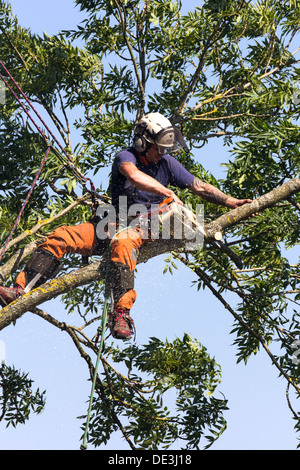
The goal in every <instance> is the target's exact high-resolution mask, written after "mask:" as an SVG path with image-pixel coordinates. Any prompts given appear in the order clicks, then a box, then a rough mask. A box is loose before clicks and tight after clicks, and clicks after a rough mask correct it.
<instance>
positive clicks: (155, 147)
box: [0, 113, 251, 339]
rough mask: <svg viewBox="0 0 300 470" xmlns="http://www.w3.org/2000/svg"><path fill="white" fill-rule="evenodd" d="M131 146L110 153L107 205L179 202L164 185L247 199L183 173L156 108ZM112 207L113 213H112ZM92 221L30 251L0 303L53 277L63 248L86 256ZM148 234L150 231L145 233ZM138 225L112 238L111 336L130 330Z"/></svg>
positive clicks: (231, 202) (92, 240) (217, 198)
mask: <svg viewBox="0 0 300 470" xmlns="http://www.w3.org/2000/svg"><path fill="white" fill-rule="evenodd" d="M134 134H135V135H134V142H133V147H131V148H129V149H124V150H122V151H121V152H120V153H118V155H117V156H116V159H115V161H114V164H113V168H112V179H111V195H112V204H113V206H114V207H116V208H118V201H119V198H120V197H121V196H126V198H127V208H128V209H129V208H130V206H131V205H133V204H144V205H145V207H146V208H147V209H148V210H150V209H151V205H153V204H162V203H163V201H164V200H165V199H169V200H170V201H174V202H175V203H177V204H180V205H183V203H182V201H180V199H179V198H178V197H177V196H176V194H175V193H174V192H173V191H172V190H171V189H169V188H168V186H169V185H170V184H172V185H173V186H177V187H179V188H189V189H190V190H191V191H192V192H193V193H195V194H196V195H198V196H200V197H202V198H203V199H205V200H208V201H210V202H212V203H214V204H221V205H223V206H225V207H228V208H231V209H235V208H237V207H240V206H242V205H243V204H246V203H250V202H251V200H250V199H236V198H233V197H230V196H226V195H225V194H224V193H222V191H220V190H219V189H217V188H214V187H213V186H212V185H211V184H209V183H206V182H202V181H200V180H199V179H198V178H195V177H194V176H193V175H192V174H191V173H189V172H188V171H187V170H186V169H185V168H184V167H183V166H182V165H181V164H180V163H179V162H178V161H177V160H176V159H175V158H174V157H172V156H170V155H169V154H170V153H172V152H174V151H175V150H178V149H180V147H182V146H185V148H187V147H186V144H185V142H184V140H183V137H182V136H181V134H180V131H179V129H177V128H175V127H174V126H172V124H171V123H170V121H169V120H168V119H167V118H165V117H164V116H162V115H161V114H160V113H150V114H147V115H146V116H144V117H143V118H142V119H141V120H140V121H139V122H138V124H137V126H136V128H135V132H134ZM118 212H119V211H118V209H117V214H118ZM95 228H96V227H95V223H94V224H93V223H92V222H88V223H85V224H80V225H77V226H63V227H60V228H58V229H57V230H55V232H53V233H52V234H50V235H49V236H48V237H47V238H46V240H45V242H44V243H42V244H41V245H40V246H39V247H38V249H37V251H36V252H35V253H34V254H33V255H32V257H31V258H30V260H29V261H28V263H27V265H26V266H25V268H24V270H23V271H22V272H21V273H20V274H19V275H18V276H17V279H16V286H15V287H13V288H8V287H4V286H0V299H1V300H2V302H3V304H4V305H8V304H9V303H11V302H13V301H15V300H16V299H17V298H18V297H19V296H20V295H22V294H24V293H27V292H29V291H30V290H31V289H33V288H34V287H38V286H39V285H41V284H44V283H45V282H46V281H47V280H48V279H51V278H53V277H54V276H55V275H56V274H57V271H58V267H59V263H60V259H61V258H62V256H63V255H64V254H65V253H78V254H81V255H85V256H92V255H93V254H94V253H97V234H96V230H95ZM150 236H151V234H150ZM145 241H148V240H147V238H146V239H145V238H142V236H141V234H140V227H139V226H137V227H136V228H135V229H133V228H128V229H127V230H126V232H124V230H122V232H121V233H120V234H117V235H116V236H115V237H114V239H113V240H112V246H111V266H110V279H111V285H112V291H113V305H114V310H113V312H112V313H111V318H110V325H111V331H112V334H113V336H114V337H115V338H120V339H129V338H130V336H131V330H132V324H133V321H132V318H131V317H130V314H129V313H130V309H131V308H132V306H133V304H134V302H135V299H136V292H135V290H134V269H135V267H136V262H137V256H138V252H139V249H140V248H141V246H142V244H143V243H144V242H145Z"/></svg>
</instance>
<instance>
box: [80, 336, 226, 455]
mask: <svg viewBox="0 0 300 470" xmlns="http://www.w3.org/2000/svg"><path fill="white" fill-rule="evenodd" d="M107 353H108V359H106V361H108V360H109V359H110V358H111V359H112V360H113V362H114V364H117V365H118V366H119V367H120V366H121V365H122V364H124V365H125V366H126V368H127V374H126V380H124V376H123V375H120V373H119V372H116V370H115V369H114V368H112V367H110V366H109V365H108V364H107V362H105V364H104V365H105V372H104V373H103V379H102V382H101V387H102V390H101V393H99V396H98V398H97V399H95V400H94V402H93V408H92V414H91V423H90V435H89V441H90V442H91V443H93V444H94V445H95V446H100V445H101V444H102V443H107V441H108V439H109V436H110V434H111V432H113V431H115V430H116V423H115V422H114V421H113V420H112V417H111V413H109V412H108V407H107V401H106V400H108V401H109V402H110V406H112V407H113V410H114V413H115V414H116V415H117V416H118V418H119V419H122V421H124V422H125V423H127V424H126V425H125V426H124V427H125V430H124V434H125V433H126V438H127V440H131V439H132V440H133V441H134V445H135V446H138V447H137V448H140V449H159V448H160V446H161V445H162V446H163V448H165V449H167V448H169V446H170V445H172V444H173V443H174V442H176V441H177V440H178V439H179V442H183V444H184V445H185V446H186V448H187V449H199V443H200V441H201V443H202V439H206V441H207V444H206V445H207V446H210V445H211V444H212V443H213V442H214V440H215V439H217V438H218V437H219V435H220V434H221V433H222V432H223V431H224V429H225V428H226V422H225V420H224V417H223V412H224V411H225V410H226V409H227V406H226V405H227V402H226V400H225V399H223V398H215V397H213V396H212V395H213V393H214V391H215V389H216V387H217V385H218V384H219V382H220V380H221V373H220V369H219V366H218V365H217V364H216V362H215V360H214V359H211V358H210V357H209V355H208V354H207V352H206V350H205V348H204V347H203V346H201V345H200V344H199V342H198V341H197V340H194V339H192V338H190V337H189V336H188V335H187V334H185V335H184V337H183V339H182V340H180V339H179V338H177V339H176V340H174V341H173V342H172V343H169V341H167V340H166V341H165V342H164V343H163V342H162V341H161V340H159V339H157V338H150V341H149V343H148V344H146V345H143V346H138V345H136V344H134V345H130V346H128V347H126V348H123V349H120V348H119V347H118V346H114V345H110V346H109V350H108V351H107ZM173 389H175V393H174V392H173V393H172V394H171V397H168V394H170V391H171V390H173ZM103 394H105V396H106V400H103ZM165 397H166V400H168V402H170V398H171V402H170V404H171V406H170V405H169V406H170V408H169V407H168V406H166V403H165ZM173 401H174V404H173V403H172V402H173ZM205 433H208V434H207V435H206V434H205Z"/></svg>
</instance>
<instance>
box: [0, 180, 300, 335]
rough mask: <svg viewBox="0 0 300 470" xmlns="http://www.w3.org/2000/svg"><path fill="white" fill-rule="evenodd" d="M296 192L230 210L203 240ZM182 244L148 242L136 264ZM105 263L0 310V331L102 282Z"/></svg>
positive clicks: (289, 186)
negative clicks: (70, 293)
mask: <svg viewBox="0 0 300 470" xmlns="http://www.w3.org/2000/svg"><path fill="white" fill-rule="evenodd" d="M299 191H300V179H296V178H294V179H291V180H290V181H288V182H287V183H285V184H283V185H282V186H279V187H278V188H276V189H274V190H272V191H270V192H269V193H267V194H264V195H263V196H261V197H260V198H258V199H256V200H254V201H253V202H252V203H249V204H245V205H244V206H241V207H239V208H237V209H233V210H231V211H229V212H228V213H226V214H224V215H222V216H221V217H219V218H218V219H217V220H215V221H213V222H211V223H209V224H207V226H206V227H204V229H205V237H206V239H207V240H214V239H215V237H216V234H220V233H222V232H223V231H224V230H226V228H229V227H231V226H233V225H236V224H238V223H239V222H240V221H241V220H244V219H247V218H249V217H250V216H251V215H253V214H255V213H257V212H261V211H263V210H265V209H266V208H269V207H272V206H274V205H275V204H277V203H278V202H279V201H282V200H285V199H288V198H289V197H291V196H292V195H293V194H295V193H297V192H299ZM185 243H186V241H185V240H155V241H153V242H149V243H147V244H146V245H145V246H144V247H142V248H141V251H140V255H139V260H138V262H139V263H141V262H146V261H147V260H148V259H150V258H153V257H155V256H157V255H160V254H163V253H168V252H170V251H174V250H177V249H180V248H183V247H184V246H185ZM106 261H107V257H106V256H105V255H104V256H103V257H102V258H101V259H100V260H99V261H96V262H94V263H92V264H90V265H88V266H86V267H83V268H80V269H78V270H76V271H73V272H72V273H70V274H66V275H64V276H60V277H57V278H56V279H53V280H51V281H49V282H47V283H45V284H43V285H42V286H40V287H38V288H37V289H34V290H33V291H31V292H29V293H28V294H25V295H24V296H22V297H20V298H19V299H17V300H16V301H15V302H13V303H12V304H10V305H8V306H7V307H5V308H3V309H2V310H1V311H0V330H2V329H4V328H5V327H7V326H8V325H9V324H10V323H12V322H13V321H15V320H17V319H18V318H19V317H21V316H22V315H23V314H24V313H25V312H30V311H31V310H33V309H34V308H35V307H37V306H38V305H40V304H41V303H43V302H46V301H48V300H50V299H52V298H54V297H57V296H58V295H61V294H63V293H65V292H68V291H69V290H71V289H74V288H75V287H79V286H82V285H85V284H88V283H90V282H92V281H95V280H98V279H103V278H104V276H105V267H106Z"/></svg>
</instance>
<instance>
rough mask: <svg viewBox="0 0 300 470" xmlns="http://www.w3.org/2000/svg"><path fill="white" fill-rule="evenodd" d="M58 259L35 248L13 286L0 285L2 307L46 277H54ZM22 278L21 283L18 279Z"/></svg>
mask: <svg viewBox="0 0 300 470" xmlns="http://www.w3.org/2000/svg"><path fill="white" fill-rule="evenodd" d="M59 267H60V261H59V259H58V258H56V256H54V255H53V254H52V253H50V252H49V251H47V250H44V249H37V250H36V251H35V252H34V253H33V255H32V256H31V257H30V258H29V260H28V262H27V264H26V266H25V268H24V271H23V272H22V275H20V274H19V276H18V278H17V280H16V285H15V287H3V286H0V303H1V305H2V306H3V307H6V305H8V304H10V303H11V302H14V301H15V300H17V299H18V297H20V296H21V295H24V294H27V293H28V292H30V291H31V290H32V289H33V288H36V287H38V286H41V285H42V284H44V283H45V282H46V281H48V279H51V278H53V277H55V276H56V275H57V273H58V271H59ZM20 278H22V279H23V281H22V284H23V285H19V283H18V280H19V279H20Z"/></svg>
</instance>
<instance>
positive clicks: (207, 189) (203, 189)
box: [190, 178, 252, 209]
mask: <svg viewBox="0 0 300 470" xmlns="http://www.w3.org/2000/svg"><path fill="white" fill-rule="evenodd" d="M190 190H191V191H192V192H193V193H194V194H197V195H198V196H200V197H202V199H205V200H206V201H209V202H212V203H213V204H219V205H221V206H225V207H228V208H230V209H236V208H237V207H239V206H243V205H244V204H247V203H250V202H252V200H251V199H236V198H234V197H231V196H227V195H226V194H224V193H222V191H220V190H219V189H217V188H215V187H214V186H213V185H211V184H209V183H205V182H203V181H200V180H199V179H198V178H195V179H194V181H193V182H192V184H191V185H190Z"/></svg>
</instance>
